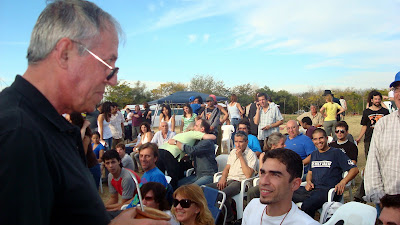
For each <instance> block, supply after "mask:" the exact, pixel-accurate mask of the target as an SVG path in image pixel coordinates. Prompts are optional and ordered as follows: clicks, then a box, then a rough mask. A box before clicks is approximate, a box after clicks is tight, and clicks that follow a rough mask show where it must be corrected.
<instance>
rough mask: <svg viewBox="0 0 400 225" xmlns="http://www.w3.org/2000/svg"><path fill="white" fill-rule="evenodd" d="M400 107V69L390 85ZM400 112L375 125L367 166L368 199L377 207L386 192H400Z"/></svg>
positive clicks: (391, 193)
mask: <svg viewBox="0 0 400 225" xmlns="http://www.w3.org/2000/svg"><path fill="white" fill-rule="evenodd" d="M390 87H393V90H394V101H395V103H396V105H397V108H399V106H400V72H399V73H397V74H396V76H395V80H394V81H393V82H392V83H391V84H390ZM399 172H400V113H399V111H398V110H397V111H394V112H392V113H391V114H389V115H387V116H385V117H383V118H381V119H380V120H379V121H378V122H377V123H376V125H375V128H374V133H373V135H372V140H371V146H370V149H369V154H368V159H367V164H366V167H365V177H364V182H365V193H366V200H368V201H371V202H374V203H375V204H377V206H378V205H379V203H380V199H381V198H382V197H383V196H384V195H385V194H389V195H395V194H400V176H399Z"/></svg>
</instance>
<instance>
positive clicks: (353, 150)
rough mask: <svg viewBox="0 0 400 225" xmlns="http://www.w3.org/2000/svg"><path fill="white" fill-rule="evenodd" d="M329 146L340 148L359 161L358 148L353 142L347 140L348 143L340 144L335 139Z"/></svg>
mask: <svg viewBox="0 0 400 225" xmlns="http://www.w3.org/2000/svg"><path fill="white" fill-rule="evenodd" d="M329 147H333V148H338V149H340V150H342V151H343V152H344V153H346V155H347V156H348V157H349V158H350V159H351V160H354V161H356V162H357V158H358V148H357V146H356V145H355V144H354V143H353V142H351V141H349V140H347V141H346V143H344V144H338V143H337V141H333V142H331V143H330V144H329Z"/></svg>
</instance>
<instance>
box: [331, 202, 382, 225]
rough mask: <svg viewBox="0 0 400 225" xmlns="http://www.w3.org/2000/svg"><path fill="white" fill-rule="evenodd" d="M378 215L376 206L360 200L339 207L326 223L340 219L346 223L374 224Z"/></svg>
mask: <svg viewBox="0 0 400 225" xmlns="http://www.w3.org/2000/svg"><path fill="white" fill-rule="evenodd" d="M376 216H377V213H376V209H375V208H374V207H372V206H369V205H366V204H363V203H359V202H348V203H346V204H344V205H342V206H341V207H339V208H338V209H337V210H336V212H335V213H334V214H333V216H332V217H331V218H330V220H328V221H327V222H326V223H324V225H331V224H332V225H333V224H336V223H337V222H338V221H340V220H343V221H344V224H346V225H356V224H357V225H374V224H375V220H376Z"/></svg>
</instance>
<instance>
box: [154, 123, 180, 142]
mask: <svg viewBox="0 0 400 225" xmlns="http://www.w3.org/2000/svg"><path fill="white" fill-rule="evenodd" d="M174 136H175V132H173V131H170V130H168V123H167V122H166V121H162V122H161V123H160V130H159V131H157V132H156V133H155V134H154V136H153V139H151V143H155V144H157V146H161V145H163V144H164V143H167V142H168V140H169V139H171V138H172V137H174Z"/></svg>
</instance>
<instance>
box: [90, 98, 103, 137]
mask: <svg viewBox="0 0 400 225" xmlns="http://www.w3.org/2000/svg"><path fill="white" fill-rule="evenodd" d="M100 109H101V104H97V106H96V109H95V110H94V111H93V112H87V113H86V119H87V120H89V122H90V126H89V128H90V130H91V131H92V133H94V132H96V131H97V117H99V115H100Z"/></svg>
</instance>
